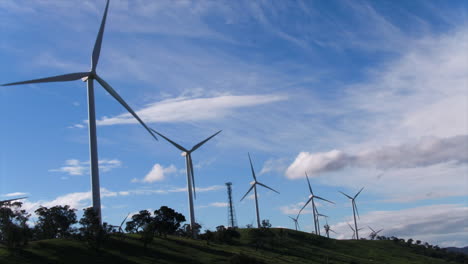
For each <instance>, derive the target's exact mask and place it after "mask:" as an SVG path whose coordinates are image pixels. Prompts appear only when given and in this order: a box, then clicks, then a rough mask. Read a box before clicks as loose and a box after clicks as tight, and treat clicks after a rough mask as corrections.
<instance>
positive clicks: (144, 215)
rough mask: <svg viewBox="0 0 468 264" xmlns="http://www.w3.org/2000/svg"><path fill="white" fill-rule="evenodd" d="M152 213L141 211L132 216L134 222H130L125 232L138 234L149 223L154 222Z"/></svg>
mask: <svg viewBox="0 0 468 264" xmlns="http://www.w3.org/2000/svg"><path fill="white" fill-rule="evenodd" d="M152 220H153V219H152V217H151V213H150V212H149V211H148V210H141V211H140V212H139V213H138V214H134V215H133V216H132V220H131V221H128V222H127V224H126V227H125V231H127V232H130V233H138V232H140V231H141V229H142V228H143V227H144V226H145V225H146V224H148V223H150V222H151V221H152Z"/></svg>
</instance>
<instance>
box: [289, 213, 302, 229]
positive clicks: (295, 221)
mask: <svg viewBox="0 0 468 264" xmlns="http://www.w3.org/2000/svg"><path fill="white" fill-rule="evenodd" d="M288 217H289V218H291V220H293V222H294V226H295V227H296V231H297V229H298V228H299V223H298V222H297V218H294V217H290V216H288Z"/></svg>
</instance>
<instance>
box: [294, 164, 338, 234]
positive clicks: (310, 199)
mask: <svg viewBox="0 0 468 264" xmlns="http://www.w3.org/2000/svg"><path fill="white" fill-rule="evenodd" d="M305 175H306V179H307V184H308V185H309V191H310V195H309V200H307V202H306V203H305V204H304V206H303V207H302V208H301V210H300V211H299V213H298V214H297V218H299V215H300V214H301V212H302V210H304V208H305V207H306V206H307V205H308V204H309V203H310V202H312V213H313V216H314V227H315V234H317V235H318V234H319V232H320V227H319V226H318V224H317V223H318V216H317V213H318V211H317V207H316V206H315V201H314V199H315V198H316V199H319V200H322V201H325V202H329V203H332V204H335V203H334V202H332V201H329V200H327V199H324V198H322V197H320V196H316V195H314V192H313V191H312V186H310V181H309V176H308V175H307V172H306V173H305Z"/></svg>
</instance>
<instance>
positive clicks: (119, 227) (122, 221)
mask: <svg viewBox="0 0 468 264" xmlns="http://www.w3.org/2000/svg"><path fill="white" fill-rule="evenodd" d="M129 215H130V213H128V215H127V216H126V217H125V218H124V220H123V221H122V223H121V224H120V226H119V229H120V228H122V226H123V224H124V223H125V220H127V218H128V216H129Z"/></svg>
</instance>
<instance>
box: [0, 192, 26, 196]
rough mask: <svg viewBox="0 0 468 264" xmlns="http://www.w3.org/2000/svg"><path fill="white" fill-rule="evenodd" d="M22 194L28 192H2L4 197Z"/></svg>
mask: <svg viewBox="0 0 468 264" xmlns="http://www.w3.org/2000/svg"><path fill="white" fill-rule="evenodd" d="M24 195H28V193H25V192H14V193H7V194H4V195H2V196H5V197H16V196H24Z"/></svg>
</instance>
